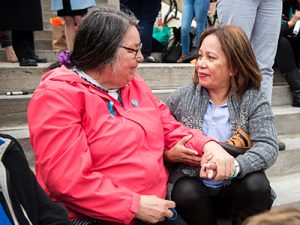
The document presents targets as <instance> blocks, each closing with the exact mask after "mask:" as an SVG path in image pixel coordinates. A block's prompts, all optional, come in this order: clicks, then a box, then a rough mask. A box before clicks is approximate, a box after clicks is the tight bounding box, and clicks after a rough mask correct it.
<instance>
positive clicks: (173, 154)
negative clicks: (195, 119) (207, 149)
mask: <svg viewBox="0 0 300 225" xmlns="http://www.w3.org/2000/svg"><path fill="white" fill-rule="evenodd" d="M191 138H192V135H188V136H185V137H183V138H182V139H181V140H179V141H178V142H177V143H176V144H175V145H174V146H173V147H172V148H171V149H170V150H165V152H164V159H165V160H166V161H167V162H171V163H175V162H180V163H185V164H196V165H200V161H201V158H200V157H199V156H198V152H197V151H196V150H193V149H190V148H186V147H185V143H186V142H188V141H189V140H190V139H191Z"/></svg>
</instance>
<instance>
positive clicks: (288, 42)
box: [275, 36, 300, 74]
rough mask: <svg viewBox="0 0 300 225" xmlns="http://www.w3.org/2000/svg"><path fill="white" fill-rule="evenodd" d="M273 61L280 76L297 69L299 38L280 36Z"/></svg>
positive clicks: (299, 51) (299, 48)
mask: <svg viewBox="0 0 300 225" xmlns="http://www.w3.org/2000/svg"><path fill="white" fill-rule="evenodd" d="M275 61H276V64H277V66H278V69H279V71H280V72H281V73H282V74H285V73H289V72H291V71H293V70H295V69H297V68H298V67H299V61H300V38H299V37H283V36H281V37H280V38H279V41H278V47H277V53H276V57H275Z"/></svg>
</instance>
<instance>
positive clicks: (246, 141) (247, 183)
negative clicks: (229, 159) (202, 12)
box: [165, 25, 278, 225]
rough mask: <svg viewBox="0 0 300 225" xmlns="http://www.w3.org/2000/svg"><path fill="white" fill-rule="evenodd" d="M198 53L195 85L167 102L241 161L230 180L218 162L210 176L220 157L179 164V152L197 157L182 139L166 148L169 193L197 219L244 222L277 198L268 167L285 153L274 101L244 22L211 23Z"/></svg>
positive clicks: (186, 215)
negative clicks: (240, 24)
mask: <svg viewBox="0 0 300 225" xmlns="http://www.w3.org/2000/svg"><path fill="white" fill-rule="evenodd" d="M198 53H199V56H198V58H197V62H196V66H195V68H196V70H195V75H194V77H193V84H189V85H186V86H184V87H181V88H179V89H178V90H176V91H175V92H174V93H173V94H172V95H171V96H170V97H169V98H168V100H167V104H168V106H169V107H170V110H171V112H172V114H173V115H174V116H175V118H176V119H177V120H178V121H180V122H182V123H184V124H185V125H187V126H189V127H192V128H198V129H201V130H202V131H203V132H204V133H205V134H206V135H207V136H210V137H213V138H215V139H216V140H217V141H219V142H220V143H221V145H222V146H224V149H225V150H228V152H229V153H230V154H231V155H232V156H233V157H234V165H235V167H234V171H232V172H231V177H230V178H229V179H226V178H223V179H222V177H218V173H219V172H220V171H219V170H224V169H226V168H220V167H218V165H217V169H216V170H214V173H213V174H212V175H210V177H209V176H208V175H207V174H208V170H207V165H212V164H214V162H215V161H216V159H214V158H212V159H211V160H210V161H209V163H207V162H205V160H204V159H205V158H207V156H206V155H205V154H206V153H204V155H203V156H202V161H201V167H200V168H201V169H200V171H199V166H195V165H187V164H183V163H178V162H179V160H178V158H179V155H184V154H186V158H190V159H192V156H189V155H188V153H184V152H188V151H187V150H186V149H185V147H184V145H183V144H182V145H179V144H177V145H176V146H174V147H173V148H172V149H171V150H169V151H166V152H165V159H166V160H167V161H169V162H171V163H172V164H171V166H170V179H169V197H170V198H171V199H172V200H174V201H175V202H176V208H177V210H178V212H179V214H181V216H182V217H183V218H184V219H185V220H186V222H187V223H188V224H189V225H194V224H195V225H196V224H197V225H201V224H203V225H215V224H217V222H216V219H217V218H222V217H224V218H230V219H231V220H232V223H233V224H234V225H236V224H241V222H242V221H243V220H244V219H245V218H246V217H248V216H250V215H254V214H256V213H259V212H263V211H265V210H268V209H270V208H271V206H272V203H273V200H274V199H275V193H274V192H273V190H272V189H271V187H270V183H269V180H268V178H267V177H266V175H265V173H264V170H266V169H267V168H269V167H270V166H271V165H273V164H274V162H275V160H276V158H277V154H278V146H277V141H276V129H275V124H274V117H273V113H272V109H271V105H270V103H269V102H268V100H267V98H266V97H265V96H264V94H263V93H262V92H260V90H259V89H260V83H261V73H260V71H259V68H258V66H257V62H256V60H255V56H254V54H253V51H252V48H251V44H250V42H249V40H248V38H247V36H246V34H245V33H244V32H243V31H242V30H241V29H240V28H238V27H235V26H232V25H225V26H219V27H212V28H209V29H208V30H206V31H205V32H204V33H203V34H202V36H201V38H200V49H199V52H198ZM208 158H209V157H208ZM210 158H211V156H210ZM183 161H184V160H181V161H180V162H183ZM186 162H189V164H191V160H190V161H186ZM199 173H200V174H199ZM209 178H213V179H209Z"/></svg>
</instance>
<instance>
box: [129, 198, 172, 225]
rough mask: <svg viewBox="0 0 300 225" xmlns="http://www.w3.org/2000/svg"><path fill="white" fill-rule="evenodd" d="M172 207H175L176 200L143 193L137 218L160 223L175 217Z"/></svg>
mask: <svg viewBox="0 0 300 225" xmlns="http://www.w3.org/2000/svg"><path fill="white" fill-rule="evenodd" d="M170 208H175V202H173V201H169V200H165V199H162V198H158V197H156V196H155V195H141V196H140V206H139V209H138V211H137V213H136V215H135V218H136V219H139V220H141V221H144V222H146V223H151V224H154V223H158V222H161V221H164V220H165V219H166V218H172V217H173V212H172V211H171V210H170Z"/></svg>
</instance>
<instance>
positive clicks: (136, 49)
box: [110, 26, 144, 88]
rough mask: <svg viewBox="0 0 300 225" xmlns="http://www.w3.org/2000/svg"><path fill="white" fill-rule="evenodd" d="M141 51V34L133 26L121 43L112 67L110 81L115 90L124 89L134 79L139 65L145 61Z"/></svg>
mask: <svg viewBox="0 0 300 225" xmlns="http://www.w3.org/2000/svg"><path fill="white" fill-rule="evenodd" d="M140 49H141V39H140V35H139V32H138V30H137V29H136V27H134V26H132V27H130V28H129V29H128V31H127V33H126V34H125V36H124V39H123V41H122V43H120V46H119V49H118V50H117V59H116V62H115V63H113V65H112V75H111V77H110V79H111V80H110V81H111V84H112V86H113V88H121V87H124V86H126V85H127V84H128V82H129V81H131V80H132V79H133V78H134V76H135V73H136V69H137V66H138V64H139V63H140V62H142V61H143V60H144V58H143V55H142V53H141V51H140Z"/></svg>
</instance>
